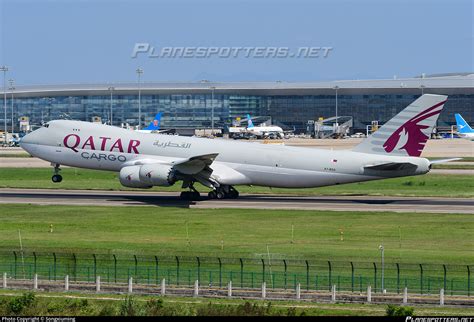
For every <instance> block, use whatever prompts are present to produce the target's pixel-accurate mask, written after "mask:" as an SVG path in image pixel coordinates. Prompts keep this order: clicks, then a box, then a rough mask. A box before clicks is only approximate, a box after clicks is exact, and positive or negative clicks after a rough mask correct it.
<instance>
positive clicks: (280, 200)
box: [0, 189, 474, 214]
mask: <svg viewBox="0 0 474 322" xmlns="http://www.w3.org/2000/svg"><path fill="white" fill-rule="evenodd" d="M2 203H3V204H6V203H11V204H37V205H80V206H160V207H184V208H212V209H224V208H241V209H295V210H332V211H364V212H367V211H378V212H386V211H390V212H419V213H464V214H466V213H467V214H474V199H469V198H436V197H379V196H310V197H302V196H301V197H300V196H291V195H263V194H261V195H257V194H242V195H241V197H239V199H228V200H209V199H207V198H204V197H203V198H202V200H199V201H183V200H180V199H179V193H178V192H141V191H95V190H94V191H92V190H48V189H0V204H2Z"/></svg>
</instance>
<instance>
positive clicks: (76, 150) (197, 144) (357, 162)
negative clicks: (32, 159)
mask: <svg viewBox="0 0 474 322" xmlns="http://www.w3.org/2000/svg"><path fill="white" fill-rule="evenodd" d="M48 125H49V126H48V127H43V128H40V129H38V130H36V131H34V132H32V133H30V134H28V135H27V136H25V137H24V138H23V139H22V141H21V143H20V145H21V147H22V148H23V149H25V150H26V151H28V152H29V153H30V154H31V155H33V156H36V157H38V158H41V159H43V160H47V161H50V162H52V163H55V164H61V165H67V166H72V167H80V168H87V169H98V170H109V171H120V170H121V169H122V168H123V167H124V166H128V165H133V164H141V163H146V162H156V163H163V164H173V163H175V162H177V161H179V160H185V159H188V158H191V157H194V156H199V155H205V154H212V153H217V154H218V156H217V157H216V159H215V161H214V162H213V163H212V164H211V165H210V168H211V169H212V176H213V179H215V180H217V181H218V182H219V183H221V184H225V185H239V184H244V185H259V186H271V187H290V188H302V187H318V186H327V185H334V184H342V183H349V182H359V181H367V180H375V179H382V178H390V177H399V176H408V175H418V174H424V173H427V172H428V171H429V161H428V160H427V159H424V158H418V157H402V156H388V155H376V154H368V153H360V152H353V151H333V150H323V149H312V148H298V147H288V146H282V145H277V146H271V145H264V144H260V143H249V142H236V141H233V140H224V139H207V138H194V137H182V136H169V135H161V134H153V135H151V134H146V133H139V132H136V131H129V130H125V129H121V128H118V127H112V126H108V125H97V124H91V123H87V122H80V121H65V120H61V121H51V122H49V124H48ZM387 162H409V163H411V164H414V165H416V167H415V169H413V168H412V169H410V170H399V171H378V170H367V169H366V168H364V167H366V166H371V165H376V164H381V163H387Z"/></svg>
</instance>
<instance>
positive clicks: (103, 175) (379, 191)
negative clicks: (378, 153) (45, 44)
mask: <svg viewBox="0 0 474 322" xmlns="http://www.w3.org/2000/svg"><path fill="white" fill-rule="evenodd" d="M51 174H52V170H51V169H47V168H31V169H24V168H0V178H2V180H0V188H47V189H101V190H133V189H128V188H125V187H123V186H122V185H120V182H119V181H118V178H117V173H115V172H107V171H96V170H86V169H73V168H67V169H63V170H62V175H63V178H64V179H63V181H62V182H61V183H59V184H55V183H52V182H51ZM196 187H197V188H198V190H200V191H201V192H207V191H208V190H209V189H207V188H204V187H201V186H198V185H197V186H196ZM180 190H181V188H180V185H179V184H176V185H174V186H172V187H169V188H163V187H154V188H153V189H151V191H180ZM238 190H239V191H240V192H241V193H282V194H298V195H361V194H362V195H386V196H439V197H467V198H469V197H474V179H473V177H472V176H465V175H442V174H427V175H423V176H416V177H405V178H395V179H386V180H377V181H372V182H362V183H353V184H346V185H339V186H330V187H321V188H310V189H280V188H272V189H271V188H267V187H248V186H239V187H238Z"/></svg>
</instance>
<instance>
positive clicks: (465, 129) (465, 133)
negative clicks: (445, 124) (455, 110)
mask: <svg viewBox="0 0 474 322" xmlns="http://www.w3.org/2000/svg"><path fill="white" fill-rule="evenodd" d="M454 116H455V117H456V126H457V128H458V131H457V132H458V135H459V136H460V137H462V138H463V139H467V140H471V141H474V130H473V129H472V128H471V127H470V126H469V124H467V122H466V121H465V120H464V119H463V118H462V116H461V114H454Z"/></svg>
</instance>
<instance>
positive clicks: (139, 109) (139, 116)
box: [136, 68, 143, 130]
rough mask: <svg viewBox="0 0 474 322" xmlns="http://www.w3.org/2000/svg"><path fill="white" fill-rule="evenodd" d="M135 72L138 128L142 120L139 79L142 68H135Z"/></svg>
mask: <svg viewBox="0 0 474 322" xmlns="http://www.w3.org/2000/svg"><path fill="white" fill-rule="evenodd" d="M136 72H137V76H138V130H140V127H141V121H142V106H141V89H140V79H141V75H142V74H143V69H141V68H137V70H136Z"/></svg>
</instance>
